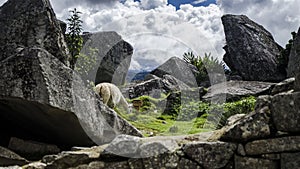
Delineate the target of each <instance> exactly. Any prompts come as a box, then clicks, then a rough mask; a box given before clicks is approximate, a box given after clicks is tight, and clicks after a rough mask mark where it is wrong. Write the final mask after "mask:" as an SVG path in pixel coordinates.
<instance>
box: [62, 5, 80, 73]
mask: <svg viewBox="0 0 300 169" xmlns="http://www.w3.org/2000/svg"><path fill="white" fill-rule="evenodd" d="M70 13H71V15H70V17H69V18H68V19H67V21H68V33H67V34H66V40H67V44H68V47H69V50H70V54H71V58H70V60H69V61H70V67H71V69H74V67H75V64H76V61H77V58H78V57H79V53H80V50H81V48H82V45H83V39H82V37H81V35H80V34H81V32H82V23H83V22H82V20H81V19H80V14H81V12H79V11H77V10H76V8H74V9H73V10H71V11H70Z"/></svg>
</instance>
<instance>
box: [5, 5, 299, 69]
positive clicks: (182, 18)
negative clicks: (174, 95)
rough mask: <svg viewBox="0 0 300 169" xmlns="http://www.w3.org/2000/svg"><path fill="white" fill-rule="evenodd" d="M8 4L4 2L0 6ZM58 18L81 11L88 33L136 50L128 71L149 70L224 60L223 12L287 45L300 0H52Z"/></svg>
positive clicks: (295, 29)
mask: <svg viewBox="0 0 300 169" xmlns="http://www.w3.org/2000/svg"><path fill="white" fill-rule="evenodd" d="M3 2H5V0H0V4H2V3H3ZM50 2H51V4H52V6H53V8H54V11H55V12H56V15H57V17H58V18H59V19H61V20H63V21H65V20H66V18H67V17H68V16H69V12H68V11H69V10H71V9H73V8H75V7H76V8H77V9H78V10H79V11H81V12H82V16H81V17H82V20H83V21H84V24H83V28H84V31H89V32H97V31H117V33H119V34H120V35H121V36H122V37H123V39H125V40H126V41H128V42H129V43H130V44H132V45H133V47H134V55H133V58H132V63H131V66H130V69H133V70H141V69H143V70H150V69H153V68H154V67H156V66H158V65H159V64H161V63H163V62H164V61H166V60H167V59H169V58H170V57H172V56H178V57H181V56H182V54H183V53H184V52H187V51H193V52H194V53H196V54H199V55H201V56H202V55H204V53H212V55H213V56H215V57H217V58H219V59H222V57H223V55H224V51H223V49H222V47H223V46H224V45H225V35H224V31H223V26H222V23H221V16H222V15H224V14H228V13H231V14H243V15H247V16H248V17H249V18H250V19H252V20H254V21H255V22H257V23H259V24H261V25H263V26H264V27H265V28H266V29H267V30H268V31H270V32H271V33H272V35H273V36H274V38H275V40H276V41H277V42H278V43H279V44H280V45H281V46H284V45H285V44H286V43H287V41H288V40H289V39H290V38H291V36H290V33H291V32H292V31H297V30H298V28H299V26H300V10H299V8H300V3H299V0H120V1H119V0H50Z"/></svg>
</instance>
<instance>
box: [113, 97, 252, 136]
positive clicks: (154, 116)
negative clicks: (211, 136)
mask: <svg viewBox="0 0 300 169" xmlns="http://www.w3.org/2000/svg"><path fill="white" fill-rule="evenodd" d="M166 98H167V96H166V95H164V96H162V97H161V98H159V99H155V98H152V97H150V96H141V97H138V98H136V99H133V100H141V101H142V103H143V104H142V105H141V107H140V108H139V110H136V109H133V110H132V113H130V114H127V113H124V112H123V111H122V110H121V109H116V111H117V112H118V113H119V114H120V115H121V117H122V118H124V119H126V120H127V121H129V122H130V123H131V124H132V125H134V126H135V127H137V128H138V129H139V130H141V131H142V132H143V134H144V135H145V136H154V135H183V134H195V133H199V132H204V131H211V130H214V129H216V128H221V127H222V126H224V125H225V124H226V120H227V119H228V118H229V117H230V116H232V115H235V114H247V113H250V112H252V111H253V110H254V106H255V103H256V98H255V97H253V96H250V97H246V98H243V99H241V100H238V101H235V102H227V103H223V104H211V103H207V102H203V101H191V102H189V103H187V104H182V105H178V106H177V107H179V109H177V110H173V111H178V112H177V115H175V114H173V115H172V114H171V115H164V114H163V111H164V110H163V109H164V108H165V107H164V105H165V104H166ZM133 100H129V102H132V101H133ZM175 107H176V106H175ZM216 112H217V113H216ZM209 116H210V117H212V116H214V117H213V118H214V119H218V123H217V124H215V121H211V120H208V117H209Z"/></svg>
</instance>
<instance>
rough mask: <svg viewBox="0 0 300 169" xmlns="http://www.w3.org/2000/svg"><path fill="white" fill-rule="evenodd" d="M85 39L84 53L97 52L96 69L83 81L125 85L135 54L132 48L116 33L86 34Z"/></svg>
mask: <svg viewBox="0 0 300 169" xmlns="http://www.w3.org/2000/svg"><path fill="white" fill-rule="evenodd" d="M83 39H84V41H85V43H84V47H83V49H82V52H83V53H89V50H90V49H96V50H97V52H96V64H95V66H94V67H95V68H92V69H91V70H90V71H89V72H88V75H87V76H86V77H83V79H88V80H90V81H95V84H98V83H101V82H110V83H114V84H116V85H118V86H120V85H123V84H124V83H125V78H126V75H127V72H128V69H129V66H130V62H131V57H132V54H133V48H132V46H131V45H130V44H129V43H127V42H126V41H124V40H123V39H122V38H121V36H120V35H118V34H117V33H116V32H99V33H95V34H85V35H84V37H83ZM103 44H105V45H103Z"/></svg>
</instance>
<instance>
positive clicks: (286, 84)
mask: <svg viewBox="0 0 300 169" xmlns="http://www.w3.org/2000/svg"><path fill="white" fill-rule="evenodd" d="M294 83H295V78H294V77H292V78H289V79H285V80H284V81H282V82H280V83H277V84H276V85H275V86H274V88H273V89H272V91H271V94H272V95H275V94H278V93H282V92H287V91H291V90H293V89H294Z"/></svg>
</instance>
